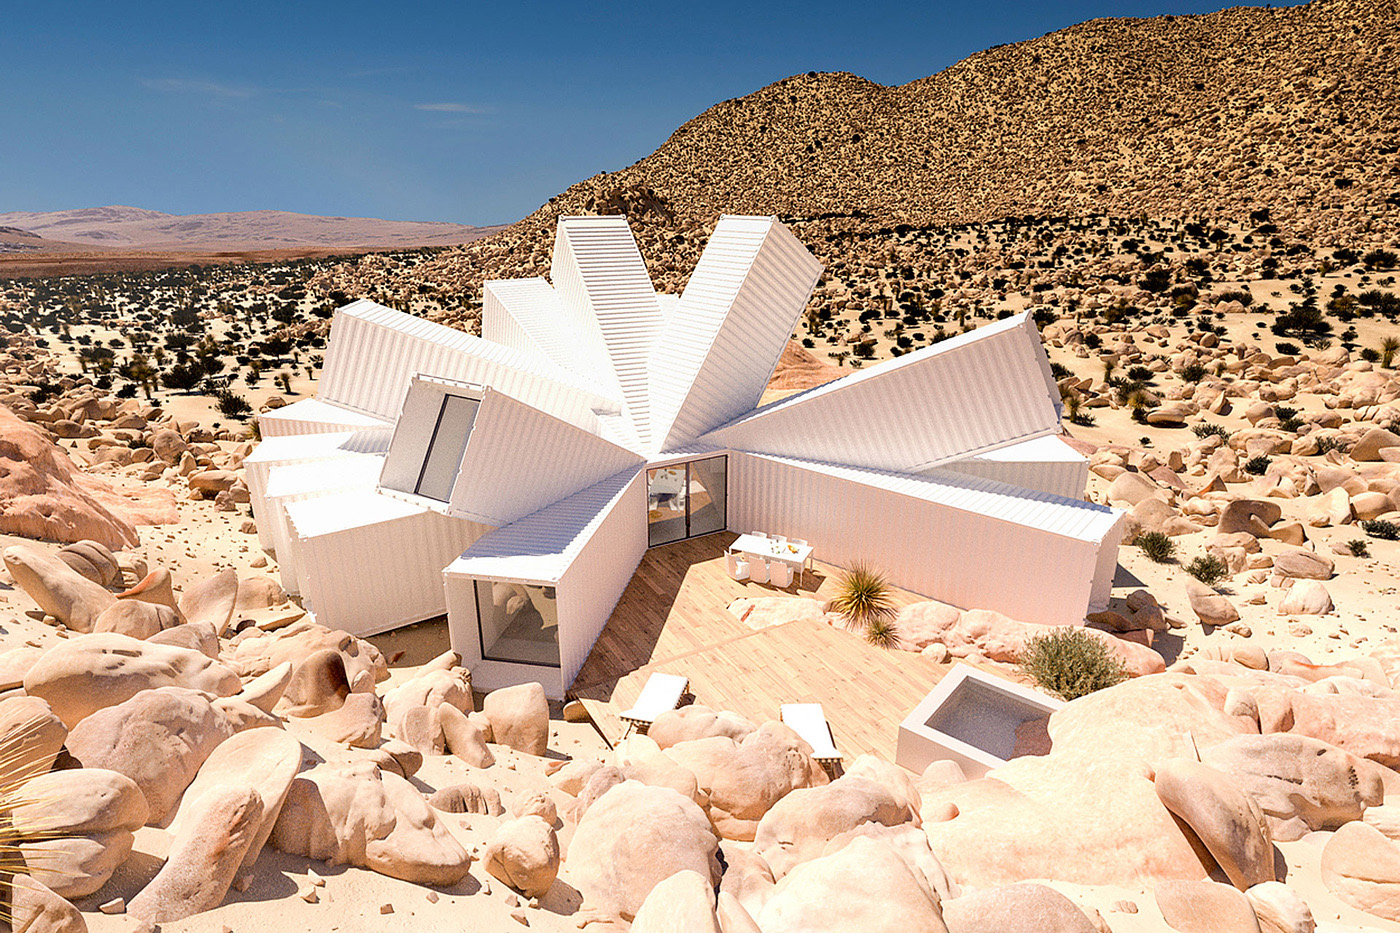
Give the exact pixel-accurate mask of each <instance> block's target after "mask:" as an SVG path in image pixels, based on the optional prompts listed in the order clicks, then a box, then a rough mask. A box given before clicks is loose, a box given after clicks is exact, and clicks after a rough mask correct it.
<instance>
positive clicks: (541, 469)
mask: <svg viewBox="0 0 1400 933" xmlns="http://www.w3.org/2000/svg"><path fill="white" fill-rule="evenodd" d="M641 462H642V458H641V457H640V456H639V455H637V454H636V453H633V452H632V451H630V450H628V449H627V448H625V447H620V446H618V445H617V444H614V443H612V442H611V441H608V440H604V439H603V438H601V437H599V436H597V435H596V434H590V433H588V432H587V431H584V430H582V429H580V428H577V427H575V426H573V425H571V424H568V423H566V422H564V421H561V420H559V419H558V418H554V417H551V416H550V415H547V414H545V413H544V412H541V411H538V410H536V409H534V408H531V407H530V406H529V405H525V404H523V403H521V402H518V401H516V400H515V399H512V398H510V397H509V396H507V395H503V394H502V393H500V392H495V391H493V390H491V389H489V388H488V389H487V390H486V391H485V393H484V394H483V396H482V399H481V407H480V408H479V409H478V410H477V413H476V420H475V422H474V423H473V425H472V430H471V434H470V435H469V436H468V440H467V447H466V451H465V452H464V453H463V455H462V464H461V470H460V471H459V472H458V474H457V481H456V484H455V485H454V488H453V490H452V499H451V501H450V503H449V508H450V511H451V514H453V515H456V516H459V517H462V518H467V519H470V520H472V521H477V522H482V523H484V524H487V525H494V526H501V525H506V524H509V523H510V522H513V521H516V520H517V519H520V518H523V517H524V516H526V515H529V514H530V513H531V512H536V511H538V510H540V509H542V508H544V507H545V506H547V505H549V504H550V503H552V502H558V501H559V500H560V499H563V498H566V497H568V496H571V495H573V494H574V493H576V492H578V491H579V490H581V489H585V488H587V487H589V486H592V485H593V484H594V483H597V482H599V481H601V480H603V479H605V478H607V477H609V476H613V475H615V474H617V473H618V472H619V471H621V470H624V469H627V468H629V467H630V468H633V469H635V468H636V467H638V466H640V465H641Z"/></svg>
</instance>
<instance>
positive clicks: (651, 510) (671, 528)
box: [647, 456, 728, 547]
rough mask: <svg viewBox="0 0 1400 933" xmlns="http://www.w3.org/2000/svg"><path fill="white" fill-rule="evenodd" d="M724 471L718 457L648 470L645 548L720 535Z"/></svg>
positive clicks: (723, 460) (724, 461)
mask: <svg viewBox="0 0 1400 933" xmlns="http://www.w3.org/2000/svg"><path fill="white" fill-rule="evenodd" d="M727 467H728V458H727V457H723V456H720V457H706V458H705V459H703V460H692V461H691V462H689V463H676V464H672V465H670V466H664V467H655V468H653V469H650V470H647V535H648V544H649V545H650V546H652V547H655V546H656V545H658V544H669V543H670V542H672V541H681V540H684V539H685V538H694V537H696V536H698V535H708V534H713V533H715V532H716V531H723V530H724V529H725V526H726V524H727V515H726V513H725V497H726V492H727V483H726V480H727V478H728V477H727V472H728V471H727Z"/></svg>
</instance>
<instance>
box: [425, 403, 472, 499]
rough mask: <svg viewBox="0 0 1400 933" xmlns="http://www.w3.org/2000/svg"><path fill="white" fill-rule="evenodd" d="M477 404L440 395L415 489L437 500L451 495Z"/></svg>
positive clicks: (448, 497)
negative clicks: (439, 406)
mask: <svg viewBox="0 0 1400 933" xmlns="http://www.w3.org/2000/svg"><path fill="white" fill-rule="evenodd" d="M480 407H481V402H479V401H477V400H476V399H474V398H464V397H462V396H460V395H444V396H443V397H442V407H441V408H439V409H438V415H437V422H436V423H435V424H434V425H433V434H432V437H431V438H429V440H428V449H427V452H426V453H425V454H424V455H423V466H422V468H421V469H420V470H419V471H418V482H417V483H415V484H414V487H413V491H414V492H415V493H417V494H418V495H420V496H427V497H428V498H429V499H437V500H439V501H441V502H446V501H447V500H448V499H450V498H452V484H453V483H455V482H456V481H457V471H458V470H459V469H460V468H461V466H462V454H463V453H464V452H465V451H466V449H467V437H468V436H470V435H471V431H472V422H473V421H475V420H476V410H477V409H478V408H480Z"/></svg>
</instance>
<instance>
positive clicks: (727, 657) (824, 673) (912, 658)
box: [571, 533, 948, 761]
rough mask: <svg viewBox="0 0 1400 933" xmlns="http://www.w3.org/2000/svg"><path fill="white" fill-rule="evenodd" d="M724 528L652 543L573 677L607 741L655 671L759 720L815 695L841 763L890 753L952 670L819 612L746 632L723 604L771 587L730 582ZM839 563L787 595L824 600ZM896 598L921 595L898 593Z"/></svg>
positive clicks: (819, 568) (902, 601)
mask: <svg viewBox="0 0 1400 933" xmlns="http://www.w3.org/2000/svg"><path fill="white" fill-rule="evenodd" d="M735 537H737V536H736V535H734V534H731V533H724V534H716V535H709V536H707V537H704V538H696V539H693V540H691V541H682V542H677V543H676V544H669V545H664V546H662V547H656V548H652V549H651V550H650V551H648V552H647V554H646V556H645V557H644V558H643V559H642V562H641V565H640V566H639V567H638V568H637V573H636V575H635V576H634V577H633V578H632V582H631V583H630V584H629V585H628V587H627V590H626V592H625V593H624V594H623V596H622V599H621V600H620V601H619V602H618V605H617V608H616V610H614V612H613V615H612V618H611V619H610V620H609V621H608V624H607V627H606V628H605V629H604V630H603V634H602V635H601V636H600V637H599V639H598V641H597V643H596V644H595V645H594V647H593V651H592V653H591V654H590V655H589V657H588V660H587V661H586V662H585V663H584V666H583V669H582V670H581V671H580V672H579V675H578V677H577V678H576V679H575V681H574V686H573V689H572V691H571V692H572V695H573V696H574V697H576V698H578V699H579V700H581V701H582V702H583V704H584V706H585V707H586V708H587V709H588V711H589V713H590V715H591V716H592V717H593V720H594V722H595V724H596V725H597V726H598V728H599V730H600V731H601V732H602V734H603V736H604V738H606V739H607V740H608V741H609V742H612V743H616V742H617V740H618V739H620V738H621V737H622V735H623V733H624V732H625V729H626V727H625V725H624V724H623V723H622V721H621V719H619V718H618V715H617V714H618V713H619V712H620V711H622V710H625V709H627V708H628V707H630V706H631V705H632V703H633V701H635V700H636V698H637V695H638V694H639V693H640V692H641V689H642V685H643V684H644V683H645V682H646V679H647V677H648V676H649V675H650V674H651V672H652V671H664V672H666V673H674V674H681V675H683V676H685V677H687V678H689V679H690V690H691V693H692V694H694V696H695V698H696V702H697V703H703V704H704V705H706V706H711V707H714V708H716V709H730V710H733V711H735V712H737V713H741V714H743V715H745V716H748V717H749V718H751V719H753V720H755V721H757V722H762V721H764V720H767V719H777V718H778V715H779V707H780V706H781V704H783V703H792V702H817V703H821V704H822V707H823V709H824V710H825V712H826V716H827V721H828V722H829V723H830V724H831V728H832V732H833V734H834V736H835V738H836V744H837V747H838V748H840V749H841V751H842V752H843V753H844V754H845V755H846V759H847V761H850V760H853V759H854V758H855V757H856V756H857V755H860V754H863V753H865V752H874V753H876V754H879V755H880V756H881V757H883V758H885V759H887V760H889V761H893V760H894V749H895V743H896V739H897V737H898V727H899V723H900V721H901V720H902V719H903V718H904V717H905V716H906V715H907V714H908V712H909V710H910V709H912V708H913V707H914V706H915V705H916V704H917V703H918V702H919V701H920V700H922V699H923V698H924V696H925V695H927V694H928V692H929V691H930V690H932V689H933V687H934V685H935V684H937V683H938V681H939V680H940V679H942V677H943V675H944V674H945V673H946V672H947V670H948V665H940V664H935V663H934V662H932V661H930V660H928V659H927V658H924V657H921V656H919V655H917V654H915V653H913V652H908V651H886V650H884V649H880V648H873V647H871V646H870V645H868V644H866V643H865V641H864V640H863V639H862V638H861V637H860V636H858V635H855V634H853V633H850V632H847V631H844V630H842V629H839V628H836V627H833V626H831V625H828V624H826V623H825V622H818V621H796V622H788V623H784V624H781V625H776V626H772V627H770V628H766V629H760V630H754V629H750V628H749V627H748V626H747V625H745V624H744V623H742V622H740V621H739V620H738V619H737V618H736V617H734V616H733V615H731V614H730V613H729V611H728V606H729V604H730V603H731V602H732V601H733V600H735V599H737V598H739V597H741V596H776V595H784V594H785V591H783V590H778V589H777V588H775V587H772V586H768V585H766V584H756V583H748V582H744V583H740V582H737V581H735V580H731V579H730V578H729V576H728V574H727V573H726V572H725V569H724V550H725V548H726V547H727V546H728V544H729V543H730V542H731V541H733V540H734V538H735ZM836 573H837V571H836V568H833V567H829V566H826V565H823V564H820V563H818V564H817V565H816V569H815V570H814V571H808V572H807V573H805V574H803V576H802V579H801V580H799V581H797V583H796V584H795V586H794V587H792V588H790V589H789V590H787V591H786V595H800V596H808V597H813V598H818V599H827V598H830V596H831V594H832V591H833V590H834V586H835V582H834V581H835V579H836ZM893 596H894V602H895V603H896V605H906V604H908V603H911V602H915V601H918V600H920V599H922V598H923V597H920V596H918V595H916V594H913V593H908V592H904V591H895V592H894V593H893Z"/></svg>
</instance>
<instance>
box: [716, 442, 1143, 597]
mask: <svg viewBox="0 0 1400 933" xmlns="http://www.w3.org/2000/svg"><path fill="white" fill-rule="evenodd" d="M1123 516H1124V513H1122V512H1119V511H1117V510H1115V509H1109V508H1106V507H1104V506H1097V505H1093V504H1090V503H1086V502H1080V501H1075V500H1068V499H1062V498H1060V497H1057V496H1051V495H1047V494H1045V493H1031V492H1026V491H1022V490H1017V489H1015V488H1013V487H1009V486H1005V485H1003V484H1000V483H994V482H991V481H989V480H978V479H974V478H972V477H964V476H957V475H955V474H946V473H945V474H944V475H942V476H940V477H939V478H938V479H936V480H935V479H933V478H930V477H924V476H905V475H899V474H892V473H885V472H880V471H873V470H862V469H856V468H851V467H841V466H834V465H831V464H822V463H810V462H804V461H799V460H794V459H788V458H780V457H769V456H762V455H756V454H746V453H742V452H735V453H733V454H731V455H730V458H729V523H730V529H731V530H733V531H739V532H747V531H766V532H770V533H776V534H782V535H786V536H788V537H794V538H802V539H805V540H807V541H808V542H809V543H811V544H812V545H813V547H814V548H815V555H814V556H815V557H816V558H817V559H818V560H821V561H826V562H829V563H833V564H836V565H838V566H846V567H849V566H850V565H851V564H852V563H854V562H856V561H862V560H863V561H868V562H870V563H871V564H873V565H874V566H875V567H876V568H877V569H879V570H881V571H883V572H885V573H886V574H888V575H889V577H890V579H891V581H892V582H893V583H895V584H896V585H898V586H901V587H904V588H905V589H909V590H912V591H914V592H916V593H922V594H924V595H926V596H929V597H932V598H934V599H938V600H942V601H944V602H947V603H951V604H952V605H955V606H960V607H963V608H967V609H994V610H996V611H998V612H1002V613H1005V614H1006V615H1008V616H1011V617H1012V618H1015V619H1020V620H1021V621H1025V622H1039V623H1046V624H1076V623H1079V622H1082V621H1083V618H1084V614H1085V612H1086V611H1088V610H1089V607H1090V605H1091V603H1092V601H1093V599H1094V596H1095V595H1096V584H1100V583H1101V581H1100V580H1099V579H1098V578H1099V576H1100V575H1102V574H1103V573H1105V572H1107V573H1108V575H1109V577H1110V578H1111V576H1112V567H1113V566H1114V559H1116V546H1117V539H1118V536H1119V535H1121V529H1122V523H1123ZM1105 550H1110V551H1113V558H1109V557H1107V556H1104V552H1105ZM1105 568H1107V571H1105Z"/></svg>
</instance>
